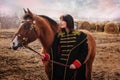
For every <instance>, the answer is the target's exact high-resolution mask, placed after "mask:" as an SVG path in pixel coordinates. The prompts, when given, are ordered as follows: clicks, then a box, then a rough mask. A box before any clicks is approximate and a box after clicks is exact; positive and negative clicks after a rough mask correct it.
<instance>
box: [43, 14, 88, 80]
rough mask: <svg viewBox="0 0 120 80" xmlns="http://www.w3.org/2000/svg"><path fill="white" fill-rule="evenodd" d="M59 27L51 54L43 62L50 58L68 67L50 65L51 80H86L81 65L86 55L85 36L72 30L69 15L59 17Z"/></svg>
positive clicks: (71, 19) (83, 68)
mask: <svg viewBox="0 0 120 80" xmlns="http://www.w3.org/2000/svg"><path fill="white" fill-rule="evenodd" d="M59 27H60V32H58V33H57V34H56V36H55V39H54V42H53V45H52V50H51V53H50V55H48V54H45V55H44V56H43V61H45V60H48V59H49V58H50V59H51V60H54V61H56V62H59V63H62V64H64V65H69V67H67V66H62V65H58V64H54V63H52V74H51V80H86V71H85V67H86V64H83V63H84V61H85V59H86V56H87V54H88V44H87V38H86V37H87V35H86V34H85V33H83V32H80V31H77V30H74V20H73V17H72V16H71V15H69V14H66V15H62V16H61V17H60V26H59Z"/></svg>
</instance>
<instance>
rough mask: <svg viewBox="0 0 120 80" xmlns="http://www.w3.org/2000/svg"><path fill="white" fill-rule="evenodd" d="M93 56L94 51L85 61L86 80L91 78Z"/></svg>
mask: <svg viewBox="0 0 120 80" xmlns="http://www.w3.org/2000/svg"><path fill="white" fill-rule="evenodd" d="M94 58H95V52H93V54H92V55H91V56H90V58H89V60H88V61H87V63H86V80H92V77H91V73H92V64H93V61H94Z"/></svg>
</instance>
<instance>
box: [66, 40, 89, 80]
mask: <svg viewBox="0 0 120 80" xmlns="http://www.w3.org/2000/svg"><path fill="white" fill-rule="evenodd" d="M86 39H87V38H85V39H83V40H82V41H81V42H80V43H79V44H78V45H76V46H75V47H73V48H72V49H71V50H70V52H69V53H68V54H69V56H68V59H67V62H66V65H67V64H68V60H69V58H70V54H71V52H72V51H73V50H74V49H75V48H76V47H78V46H79V45H81V44H82V43H83V42H84V41H85V40H86ZM66 70H67V67H65V71H64V80H65V76H66Z"/></svg>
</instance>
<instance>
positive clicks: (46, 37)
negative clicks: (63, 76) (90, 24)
mask: <svg viewBox="0 0 120 80" xmlns="http://www.w3.org/2000/svg"><path fill="white" fill-rule="evenodd" d="M24 12H25V15H24V17H23V20H24V21H22V23H21V24H20V26H19V29H18V31H17V33H16V34H15V35H14V37H13V39H12V42H11V47H12V48H13V49H14V50H16V49H17V48H18V47H21V46H25V45H27V44H29V43H30V42H32V41H35V40H36V39H37V38H38V39H39V40H40V42H41V44H42V46H43V48H42V51H41V52H43V53H45V52H47V53H50V49H51V46H52V42H53V40H54V36H55V34H56V33H57V32H58V30H59V29H58V24H57V23H56V22H55V21H54V20H52V19H51V18H49V17H47V16H38V15H35V14H33V13H32V12H31V11H30V10H29V9H28V11H26V10H24ZM81 31H82V32H84V33H86V34H87V39H88V50H89V51H88V55H87V57H86V60H85V62H84V64H86V65H87V66H86V78H87V80H91V72H92V64H93V61H94V57H95V53H96V43H95V39H94V38H93V36H92V35H91V34H90V33H89V32H88V31H86V30H81ZM45 71H46V73H47V75H48V78H49V79H50V75H51V63H50V62H47V63H46V64H45Z"/></svg>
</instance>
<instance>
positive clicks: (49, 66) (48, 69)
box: [45, 62, 52, 80]
mask: <svg viewBox="0 0 120 80" xmlns="http://www.w3.org/2000/svg"><path fill="white" fill-rule="evenodd" d="M45 72H46V74H47V76H48V79H49V80H51V72H52V67H51V63H49V62H47V63H46V64H45Z"/></svg>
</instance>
